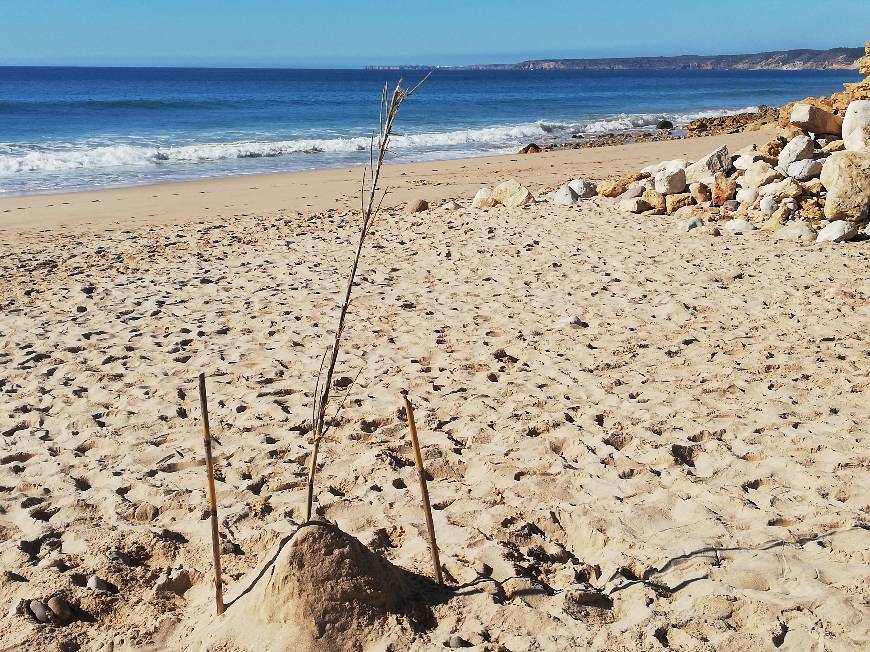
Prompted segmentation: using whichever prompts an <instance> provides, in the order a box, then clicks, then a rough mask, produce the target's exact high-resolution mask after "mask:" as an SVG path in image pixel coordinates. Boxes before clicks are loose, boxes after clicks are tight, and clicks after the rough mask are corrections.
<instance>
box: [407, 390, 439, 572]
mask: <svg viewBox="0 0 870 652" xmlns="http://www.w3.org/2000/svg"><path fill="white" fill-rule="evenodd" d="M402 398H403V399H404V400H405V414H406V415H407V417H408V430H410V431H411V445H412V446H413V447H414V463H415V464H416V465H417V476H418V477H419V479H420V494H421V495H422V498H423V513H424V514H425V515H426V528H427V529H428V530H429V550H430V551H431V553H432V566H433V567H434V568H435V581H436V582H438V584H444V580H443V579H442V578H441V561H440V560H439V559H438V542H437V541H436V540H435V524H434V523H433V522H432V505H431V504H430V503H429V488H428V487H427V486H426V469H424V468H423V455H422V454H421V453H420V440H419V439H418V438H417V423H416V422H415V421H414V408H413V407H411V401H409V400H408V396H407V394H402Z"/></svg>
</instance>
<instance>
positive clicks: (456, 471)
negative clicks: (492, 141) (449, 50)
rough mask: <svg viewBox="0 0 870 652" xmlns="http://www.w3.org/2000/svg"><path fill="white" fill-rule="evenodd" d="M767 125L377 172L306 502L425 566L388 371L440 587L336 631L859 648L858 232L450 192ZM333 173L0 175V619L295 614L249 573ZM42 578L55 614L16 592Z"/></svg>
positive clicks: (319, 325) (304, 403) (291, 424)
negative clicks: (217, 600)
mask: <svg viewBox="0 0 870 652" xmlns="http://www.w3.org/2000/svg"><path fill="white" fill-rule="evenodd" d="M769 138H770V134H769V133H766V132H748V133H739V134H733V135H724V136H712V137H707V138H696V139H689V140H676V141H670V142H661V143H640V144H634V145H626V146H619V147H604V148H597V149H585V150H570V151H560V152H551V153H543V154H538V155H528V156H519V155H517V156H499V157H490V158H477V159H464V160H455V161H446V162H429V163H414V164H407V165H397V166H390V167H388V168H387V169H386V172H385V177H384V184H383V185H385V186H387V187H389V188H390V194H389V195H388V197H387V200H386V202H385V206H386V207H387V210H386V211H385V212H384V214H383V215H382V216H381V217H380V218H379V220H378V222H377V223H376V226H375V229H374V231H373V233H372V236H371V239H370V241H369V242H368V243H367V245H366V248H365V250H364V253H363V257H362V261H361V269H360V272H359V276H358V279H357V280H358V286H357V287H356V288H355V290H354V299H353V303H352V306H351V313H350V316H349V322H348V327H347V331H346V333H345V347H344V349H343V352H342V355H341V357H340V358H339V364H338V369H337V377H338V378H339V380H340V381H341V383H340V385H341V386H342V387H343V386H345V385H348V384H350V385H349V387H348V388H347V390H346V391H347V398H346V401H345V402H344V406H343V409H342V410H341V411H340V412H338V413H337V415H336V417H335V419H334V422H333V428H332V429H331V430H330V431H329V433H328V435H327V438H326V440H325V441H324V443H323V446H322V449H321V461H322V467H321V469H320V471H319V475H318V485H317V493H316V502H315V511H316V514H317V517H318V518H319V519H322V520H325V521H329V522H331V523H334V524H336V525H337V526H338V527H340V528H341V529H342V530H343V531H344V532H346V533H348V534H350V535H352V536H353V537H356V538H357V539H358V540H359V541H360V542H362V543H363V544H364V545H365V546H366V547H367V548H368V549H369V550H371V551H373V552H375V553H377V554H378V555H381V556H382V557H383V558H385V559H386V560H388V561H389V562H391V563H392V564H395V565H396V566H397V567H399V568H400V569H401V572H399V571H396V573H399V575H398V577H400V578H404V579H402V580H401V581H402V582H405V581H407V582H419V583H424V584H425V582H426V580H425V577H428V576H430V575H431V564H430V560H429V552H428V548H427V540H426V531H425V527H424V519H423V515H422V512H421V510H420V506H419V492H418V488H417V479H416V475H415V469H414V466H413V457H412V453H411V449H410V445H409V443H408V437H407V426H406V423H405V418H404V413H403V411H402V409H401V407H402V401H401V395H400V392H401V391H402V390H408V392H409V394H410V397H411V399H412V401H413V403H414V405H415V407H416V418H417V424H418V428H419V431H420V438H421V440H422V444H423V452H424V458H425V461H426V465H427V471H428V473H429V475H430V476H431V480H430V482H429V491H430V493H431V497H432V503H433V507H434V510H435V511H434V520H435V527H436V531H437V536H438V543H439V545H440V548H441V561H442V565H443V568H444V573H445V582H446V584H447V588H444V589H438V588H435V587H432V586H431V585H429V588H428V589H427V591H428V593H427V595H428V596H429V598H430V599H427V600H426V601H424V603H423V604H422V605H420V606H419V611H418V612H415V614H414V617H413V618H411V617H410V616H408V617H401V618H400V617H398V616H397V617H394V618H392V619H390V620H389V621H387V622H385V623H381V624H379V625H378V627H380V629H379V630H378V640H375V641H374V642H370V643H367V644H366V646H365V647H364V648H363V647H362V646H360V647H359V649H366V650H405V649H408V650H437V649H444V648H445V647H446V646H448V645H449V644H450V641H451V640H453V641H454V642H456V641H458V640H461V641H462V642H463V645H465V644H467V645H468V646H471V647H470V648H469V649H476V650H493V651H495V650H509V651H511V652H514V651H516V652H521V651H532V650H569V649H595V650H626V651H627V650H650V651H652V650H663V649H672V650H710V651H713V650H716V651H717V652H724V651H734V652H737V651H741V652H745V651H746V650H775V649H779V650H790V651H803V650H862V649H867V647H868V645H870V609H868V606H867V605H868V600H870V577H868V572H867V569H868V563H870V532H868V512H867V510H868V505H870V477H868V473H867V465H868V463H870V458H868V450H870V448H868V444H870V429H868V425H867V424H868V419H870V360H868V347H867V339H868V333H867V325H868V323H870V277H868V275H867V270H868V269H870V248H868V246H867V242H866V241H860V240H859V241H855V242H851V243H843V244H836V245H834V244H830V243H813V244H803V243H797V242H785V241H772V240H771V239H770V237H769V235H767V234H766V233H763V232H762V231H757V232H753V233H749V234H746V235H728V234H723V235H721V236H719V237H714V236H712V235H709V234H708V233H707V232H701V231H703V230H701V229H696V230H695V231H692V232H689V233H682V232H678V230H676V229H675V225H674V222H675V219H674V218H673V217H669V216H665V215H662V216H644V215H631V214H628V213H624V212H620V211H618V210H616V203H615V201H614V200H611V199H607V198H603V197H596V198H593V199H589V200H584V201H582V202H580V203H578V204H577V205H576V206H572V207H559V206H554V205H553V204H551V203H548V202H541V203H535V204H533V205H530V206H525V207H522V208H504V207H498V208H492V209H487V210H476V209H472V208H470V204H471V197H472V196H473V195H474V193H475V191H476V190H477V189H478V188H479V187H480V186H481V185H494V184H496V183H498V182H499V181H504V180H506V179H508V178H511V177H514V178H516V179H518V180H520V181H521V182H522V183H523V184H525V185H526V186H527V187H528V188H529V189H530V190H531V191H532V193H533V194H534V195H535V196H543V195H544V194H546V193H548V192H550V191H552V190H554V189H555V188H557V187H558V186H560V185H561V184H563V183H565V181H566V180H569V179H572V178H575V177H584V178H588V179H592V180H596V181H597V180H602V179H605V178H609V177H612V176H615V175H619V174H623V173H627V172H631V171H635V170H637V169H639V168H641V167H643V166H645V165H649V164H652V163H656V162H658V161H662V160H669V159H678V158H684V159H692V160H694V159H697V158H698V157H700V156H702V155H704V154H706V153H707V152H709V151H710V150H712V149H714V148H715V147H717V146H718V145H721V144H727V145H728V147H729V149H731V150H732V151H735V150H738V149H740V148H741V147H744V146H746V145H748V144H752V143H755V144H761V143H764V142H765V141H766V140H768V139H769ZM360 174H361V169H359V168H342V169H334V170H321V171H315V172H299V173H292V174H270V175H258V176H247V177H235V178H230V179H224V180H214V181H199V182H184V183H174V184H165V185H154V186H140V187H134V188H121V189H111V190H103V191H90V192H81V193H70V194H61V195H43V196H22V197H7V198H2V199H0V305H2V313H0V362H2V367H0V391H2V396H3V399H4V400H3V409H2V410H0V435H2V436H0V533H2V543H0V566H2V569H3V574H2V576H0V603H2V604H3V605H4V608H5V609H9V608H10V607H11V611H10V613H9V615H6V611H4V613H3V615H2V619H0V649H2V650H25V649H26V650H58V651H68V650H87V651H91V650H93V651H97V650H100V651H105V652H109V651H113V652H120V651H127V650H130V651H132V650H164V649H172V650H176V649H178V650H205V649H208V650H212V651H214V652H217V651H221V652H236V651H238V652H242V651H252V652H253V651H257V652H260V651H264V650H278V649H286V648H283V647H281V645H286V640H285V639H286V637H287V636H288V635H289V634H288V633H287V632H288V631H289V632H293V628H294V627H298V628H302V629H304V628H305V627H308V625H307V624H300V623H298V622H297V623H295V624H286V623H285V624H284V625H283V626H282V625H280V622H281V621H280V618H278V619H276V618H272V617H271V616H269V614H270V613H272V611H274V610H275V609H276V607H275V605H271V604H268V599H266V600H264V601H260V602H259V603H255V602H254V601H253V599H252V598H251V596H252V595H255V593H250V594H249V593H247V592H246V591H247V589H248V588H249V587H251V586H255V587H256V586H257V578H258V577H259V576H261V575H262V574H261V573H260V571H261V569H263V568H264V566H263V565H264V564H265V563H266V562H267V561H268V560H269V559H270V558H271V557H273V556H275V554H276V550H277V549H278V547H279V545H280V544H281V542H282V540H283V539H284V537H286V536H287V535H289V534H291V533H293V532H294V531H295V530H296V529H297V528H298V526H299V525H300V523H301V522H302V521H303V520H304V516H305V514H304V508H305V477H306V470H307V467H306V462H307V458H308V452H309V444H308V438H307V434H308V433H307V427H308V425H307V424H308V423H309V420H310V415H311V402H312V396H313V392H314V384H315V378H316V375H317V371H318V368H319V365H320V360H321V356H322V355H323V351H324V348H325V347H326V345H327V343H328V342H329V340H330V337H331V332H332V328H333V327H334V323H335V318H336V310H337V307H338V304H339V302H340V294H341V291H342V289H343V284H344V281H345V275H346V270H347V267H348V264H349V262H350V259H351V255H352V253H353V248H354V246H355V242H356V238H357V220H358V215H357V212H356V211H357V210H358V204H359V197H358V190H359V182H360ZM421 198H422V199H426V200H428V202H429V204H430V206H432V208H431V209H430V210H428V211H426V212H424V213H419V214H413V215H409V214H407V213H405V212H404V211H403V210H402V208H403V207H404V205H405V203H406V202H408V201H409V200H413V199H421ZM450 199H453V200H456V202H457V203H459V204H460V208H459V209H458V210H454V211H449V210H445V209H441V208H437V207H438V206H440V205H441V204H442V203H443V202H444V201H445V200H450ZM200 372H204V373H206V374H207V376H208V388H209V401H210V417H211V424H212V431H213V433H214V435H215V437H216V438H217V439H218V440H219V445H217V446H216V447H215V451H216V455H217V492H218V493H217V496H218V504H219V513H220V526H221V536H222V543H223V551H224V555H223V562H224V571H225V580H226V588H225V591H226V594H227V597H228V602H229V603H230V606H229V608H228V610H227V613H226V614H225V615H224V616H222V617H220V618H218V617H217V616H215V615H214V607H213V602H212V596H213V586H212V584H211V573H212V561H211V540H210V531H209V521H208V503H207V499H206V492H205V475H204V466H203V464H204V463H203V459H202V440H201V434H200V427H201V426H200V412H199V403H198V396H197V387H196V378H197V375H198V374H199V373H200ZM354 380H355V382H352V383H350V381H354ZM343 391H345V390H341V391H340V393H339V395H340V394H341V392H343ZM390 572H392V571H390ZM92 576H96V577H97V578H98V579H99V580H100V581H101V582H104V583H107V584H106V585H105V586H103V585H101V590H92V588H89V587H88V584H89V583H93V580H91V578H92ZM396 581H397V582H398V581H399V580H396ZM261 586H262V583H261V584H260V587H261ZM256 590H260V588H255V591H256ZM58 593H60V594H61V595H63V596H65V597H66V599H67V600H68V601H69V602H70V603H71V604H74V605H77V607H76V608H77V609H78V610H79V612H78V615H79V618H78V620H76V621H75V622H72V623H71V624H69V625H66V626H64V627H49V626H43V625H40V624H38V623H36V622H33V621H32V620H28V619H25V618H22V617H20V616H18V615H16V614H15V606H16V605H17V604H18V603H19V601H20V600H22V599H28V600H29V599H36V598H39V599H44V598H47V597H48V596H50V595H54V594H58ZM270 610H272V611H270ZM276 623H279V624H276ZM363 625H364V623H363V624H359V623H357V626H359V627H362V626H363ZM282 627H283V629H282ZM366 631H367V632H368V633H369V634H371V631H370V630H366ZM322 633H323V632H321V633H320V634H322ZM309 635H310V632H308V633H305V636H309ZM282 637H284V638H282ZM453 637H456V638H455V639H454V638H453ZM315 638H316V635H315ZM327 639H328V636H327ZM281 641H284V643H281ZM346 644H347V647H346V648H344V649H355V648H354V647H353V641H350V640H348V641H346ZM321 645H325V644H321ZM294 649H303V648H301V647H300V648H294ZM310 649H327V648H326V647H317V646H313V647H311V648H310Z"/></svg>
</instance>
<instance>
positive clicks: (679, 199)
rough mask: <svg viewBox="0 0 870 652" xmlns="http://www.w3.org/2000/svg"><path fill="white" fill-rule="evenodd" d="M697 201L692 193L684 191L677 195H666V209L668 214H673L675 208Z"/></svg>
mask: <svg viewBox="0 0 870 652" xmlns="http://www.w3.org/2000/svg"><path fill="white" fill-rule="evenodd" d="M694 203H695V198H694V197H692V193H690V192H684V193H680V194H677V195H668V196H667V197H665V209H666V211H667V213H668V215H672V214H673V213H674V211H675V210H677V209H678V208H682V207H683V206H691V205H692V204H694Z"/></svg>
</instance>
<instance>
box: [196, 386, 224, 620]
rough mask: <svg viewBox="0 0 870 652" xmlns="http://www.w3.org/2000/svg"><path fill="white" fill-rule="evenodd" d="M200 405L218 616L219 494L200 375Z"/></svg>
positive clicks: (220, 592)
mask: <svg viewBox="0 0 870 652" xmlns="http://www.w3.org/2000/svg"><path fill="white" fill-rule="evenodd" d="M199 404H200V407H201V408H202V439H203V443H204V444H205V472H206V475H207V476H208V503H209V508H210V511H211V550H212V554H213V555H214V600H215V604H216V606H217V614H218V616H220V615H221V614H222V613H223V612H224V591H223V585H222V583H221V546H220V537H219V536H218V513H217V494H216V492H215V488H214V460H213V459H212V456H211V429H210V428H209V425H208V402H207V400H206V395H205V374H203V373H201V374H199Z"/></svg>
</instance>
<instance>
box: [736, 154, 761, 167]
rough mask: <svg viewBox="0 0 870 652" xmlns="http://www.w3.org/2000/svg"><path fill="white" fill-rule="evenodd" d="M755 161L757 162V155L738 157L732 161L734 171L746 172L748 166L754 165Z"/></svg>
mask: <svg viewBox="0 0 870 652" xmlns="http://www.w3.org/2000/svg"><path fill="white" fill-rule="evenodd" d="M756 160H758V155H757V154H743V155H742V156H738V157H737V158H736V159H734V163H733V165H734V169H735V170H748V169H749V166H751V165H752V164H753V163H755V161H756Z"/></svg>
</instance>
